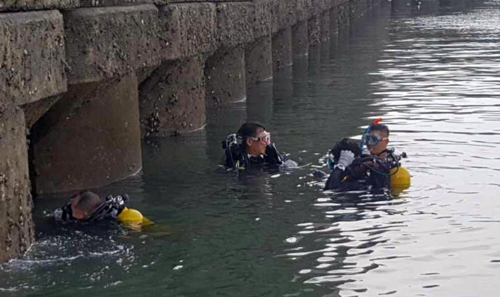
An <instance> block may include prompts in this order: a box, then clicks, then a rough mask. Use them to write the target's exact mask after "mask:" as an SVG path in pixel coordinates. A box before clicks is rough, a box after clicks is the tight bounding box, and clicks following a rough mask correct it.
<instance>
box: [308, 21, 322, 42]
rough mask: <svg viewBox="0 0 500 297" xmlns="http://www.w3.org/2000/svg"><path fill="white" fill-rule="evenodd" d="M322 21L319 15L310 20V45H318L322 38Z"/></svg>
mask: <svg viewBox="0 0 500 297" xmlns="http://www.w3.org/2000/svg"><path fill="white" fill-rule="evenodd" d="M320 33H321V28H320V23H319V16H313V17H312V18H310V19H309V21H308V35H309V38H308V39H309V45H316V44H318V43H319V42H320V41H321V40H320Z"/></svg>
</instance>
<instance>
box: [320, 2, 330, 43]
mask: <svg viewBox="0 0 500 297" xmlns="http://www.w3.org/2000/svg"><path fill="white" fill-rule="evenodd" d="M319 38H320V41H321V42H324V41H326V40H328V39H330V11H329V10H326V11H324V12H323V13H322V14H321V15H320V34H319Z"/></svg>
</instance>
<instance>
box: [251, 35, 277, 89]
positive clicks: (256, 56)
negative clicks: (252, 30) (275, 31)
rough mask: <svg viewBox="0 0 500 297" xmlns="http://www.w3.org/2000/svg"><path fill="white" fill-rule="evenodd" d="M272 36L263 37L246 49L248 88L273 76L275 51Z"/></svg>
mask: <svg viewBox="0 0 500 297" xmlns="http://www.w3.org/2000/svg"><path fill="white" fill-rule="evenodd" d="M271 40H272V38H271V36H265V37H262V38H260V39H258V40H256V41H255V42H253V43H252V44H250V45H248V46H247V47H246V49H245V64H246V81H247V83H246V85H247V88H251V87H253V86H255V85H256V84H257V83H259V82H262V81H265V80H269V79H272V77H273V51H272V41H271Z"/></svg>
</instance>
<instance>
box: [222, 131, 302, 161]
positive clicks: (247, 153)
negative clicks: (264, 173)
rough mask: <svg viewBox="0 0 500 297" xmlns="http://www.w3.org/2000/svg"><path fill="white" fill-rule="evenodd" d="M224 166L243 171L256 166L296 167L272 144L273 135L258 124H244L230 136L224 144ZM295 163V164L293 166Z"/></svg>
mask: <svg viewBox="0 0 500 297" xmlns="http://www.w3.org/2000/svg"><path fill="white" fill-rule="evenodd" d="M222 148H223V149H224V158H223V165H224V167H226V168H229V169H238V170H243V169H247V168H251V167H256V166H271V167H279V166H282V165H288V166H290V165H296V163H295V162H294V161H292V160H286V157H285V155H284V154H280V153H279V152H278V150H277V149H276V146H275V145H274V143H272V142H271V133H269V132H267V131H266V128H265V127H264V126H262V125H261V124H258V123H244V124H243V125H242V126H241V127H240V129H239V130H238V132H237V133H236V134H230V135H229V136H227V137H226V139H225V140H224V141H223V142H222ZM292 163H294V164H292Z"/></svg>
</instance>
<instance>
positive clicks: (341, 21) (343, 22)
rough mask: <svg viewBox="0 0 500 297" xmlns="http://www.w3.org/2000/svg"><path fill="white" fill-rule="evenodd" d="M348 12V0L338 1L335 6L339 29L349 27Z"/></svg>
mask: <svg viewBox="0 0 500 297" xmlns="http://www.w3.org/2000/svg"><path fill="white" fill-rule="evenodd" d="M349 22H350V13H349V2H343V3H340V4H339V5H338V6H337V24H338V26H339V30H343V29H345V28H347V27H349Z"/></svg>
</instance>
